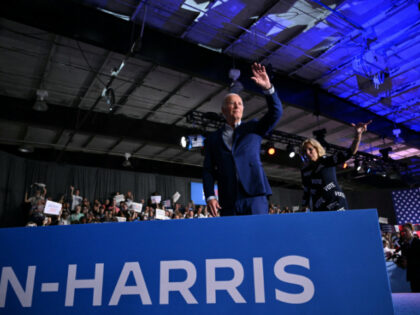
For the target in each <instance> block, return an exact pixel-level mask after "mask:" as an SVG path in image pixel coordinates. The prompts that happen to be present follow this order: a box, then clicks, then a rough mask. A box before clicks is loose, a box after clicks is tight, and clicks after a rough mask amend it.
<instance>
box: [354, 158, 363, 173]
mask: <svg viewBox="0 0 420 315" xmlns="http://www.w3.org/2000/svg"><path fill="white" fill-rule="evenodd" d="M354 168H355V169H356V172H360V171H361V170H362V165H361V164H360V161H359V160H358V159H356V160H354Z"/></svg>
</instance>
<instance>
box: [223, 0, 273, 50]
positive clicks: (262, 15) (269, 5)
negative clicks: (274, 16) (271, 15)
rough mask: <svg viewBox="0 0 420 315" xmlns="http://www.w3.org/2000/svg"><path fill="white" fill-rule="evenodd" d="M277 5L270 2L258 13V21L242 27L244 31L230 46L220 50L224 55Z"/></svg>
mask: <svg viewBox="0 0 420 315" xmlns="http://www.w3.org/2000/svg"><path fill="white" fill-rule="evenodd" d="M277 4H278V1H277V0H276V1H272V2H270V3H269V4H268V5H267V7H266V9H264V10H263V11H262V12H260V13H259V14H257V15H258V20H256V21H253V22H251V23H249V24H248V25H247V26H244V28H245V29H243V30H242V31H241V33H240V34H239V35H238V36H237V37H236V38H235V40H234V41H232V42H231V43H230V44H228V45H227V46H226V47H224V48H222V51H223V52H224V53H226V51H228V50H229V49H230V48H231V47H232V46H234V45H235V43H236V42H237V41H238V40H240V39H241V37H242V36H243V35H245V34H248V32H249V31H250V29H251V28H252V26H254V25H255V24H256V23H257V22H258V21H260V20H261V18H262V17H264V16H265V15H266V14H267V13H268V12H270V11H271V10H272V9H273V8H274V7H275V6H276V5H277ZM249 20H250V21H252V20H251V19H249Z"/></svg>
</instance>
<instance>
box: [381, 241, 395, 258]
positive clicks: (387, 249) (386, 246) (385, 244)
mask: <svg viewBox="0 0 420 315" xmlns="http://www.w3.org/2000/svg"><path fill="white" fill-rule="evenodd" d="M382 246H383V248H384V255H385V259H386V260H388V259H390V258H391V257H392V255H394V250H393V249H391V248H390V247H389V242H388V240H386V239H385V238H384V239H382Z"/></svg>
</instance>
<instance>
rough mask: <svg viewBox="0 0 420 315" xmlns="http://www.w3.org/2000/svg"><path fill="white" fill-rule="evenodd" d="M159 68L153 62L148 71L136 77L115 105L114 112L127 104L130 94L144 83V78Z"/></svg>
mask: <svg viewBox="0 0 420 315" xmlns="http://www.w3.org/2000/svg"><path fill="white" fill-rule="evenodd" d="M156 68H157V65H155V64H153V65H152V66H150V67H149V69H147V70H146V73H141V74H139V75H138V76H137V77H136V78H135V79H134V82H133V83H132V84H131V85H130V86H129V87H128V89H127V90H126V91H125V93H124V95H123V96H121V98H120V100H119V101H118V102H117V106H116V107H115V109H114V110H113V113H114V114H115V113H116V112H117V111H119V110H120V109H121V107H122V106H124V105H125V103H127V101H128V98H129V97H130V95H131V94H132V93H133V92H134V91H135V90H136V89H137V88H139V87H140V86H142V85H143V83H144V80H145V79H146V78H147V76H148V75H149V74H150V73H152V72H153V71H155V69H156Z"/></svg>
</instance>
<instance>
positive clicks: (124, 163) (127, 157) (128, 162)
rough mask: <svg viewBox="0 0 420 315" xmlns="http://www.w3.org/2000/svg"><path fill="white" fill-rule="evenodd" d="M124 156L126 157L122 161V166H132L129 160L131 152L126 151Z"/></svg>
mask: <svg viewBox="0 0 420 315" xmlns="http://www.w3.org/2000/svg"><path fill="white" fill-rule="evenodd" d="M124 157H125V161H124V162H123V163H122V166H124V167H131V162H130V160H129V158H130V157H131V154H130V153H128V152H126V153H124Z"/></svg>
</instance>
